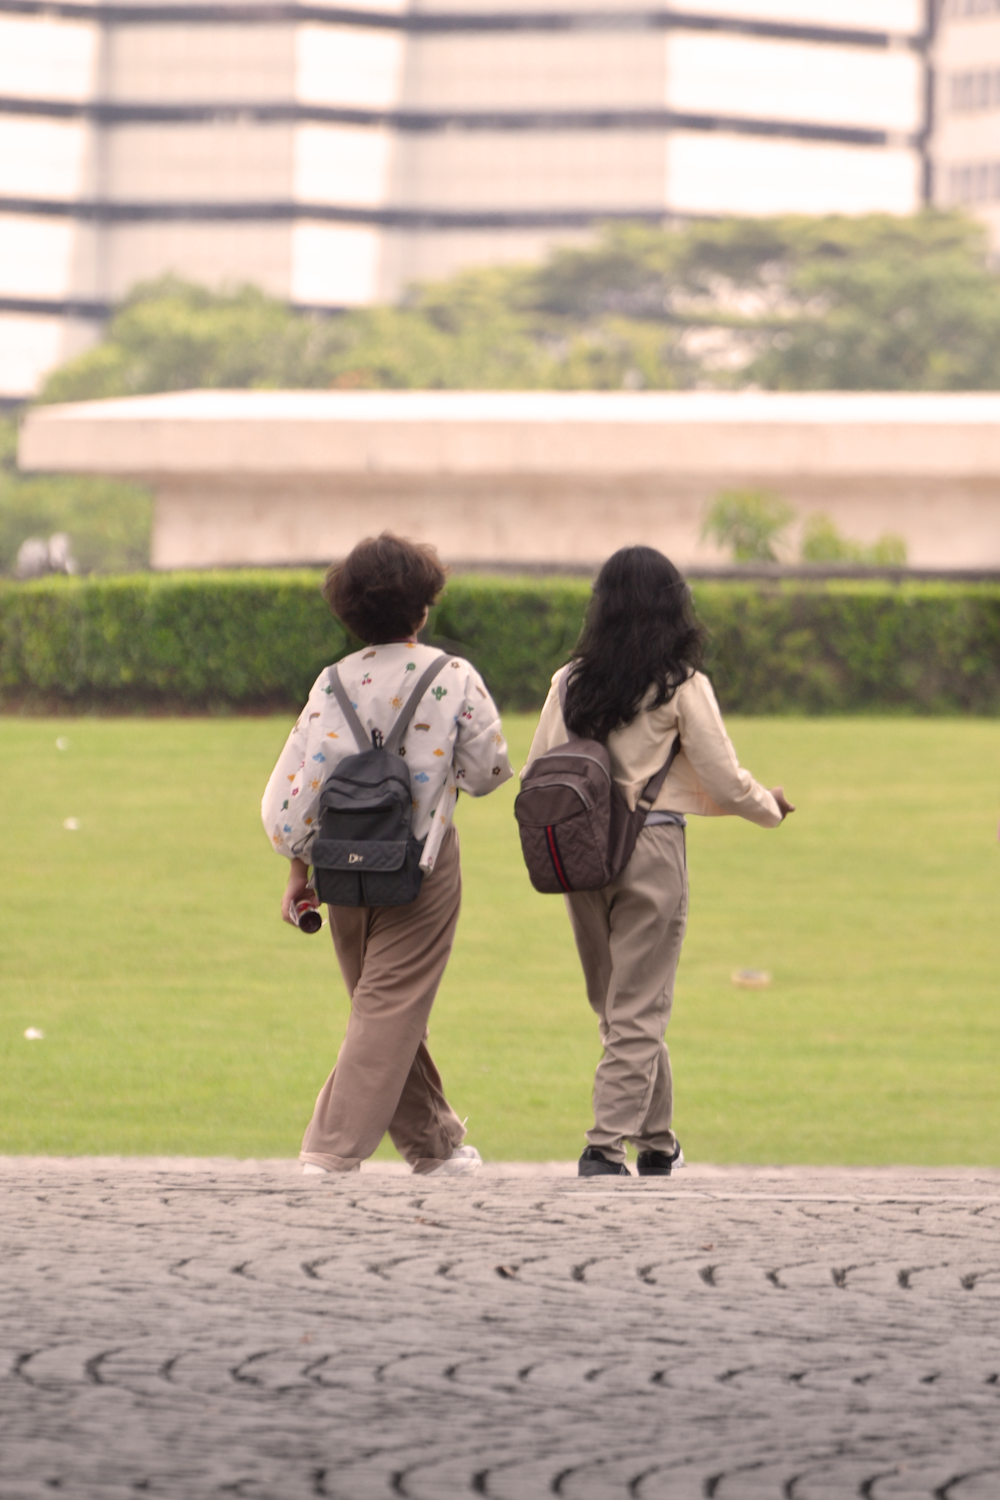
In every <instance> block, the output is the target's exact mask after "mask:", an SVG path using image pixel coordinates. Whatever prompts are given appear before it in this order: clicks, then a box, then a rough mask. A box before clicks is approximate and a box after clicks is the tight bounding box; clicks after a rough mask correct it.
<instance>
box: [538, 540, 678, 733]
mask: <svg viewBox="0 0 1000 1500" xmlns="http://www.w3.org/2000/svg"><path fill="white" fill-rule="evenodd" d="M704 649H705V634H704V631H703V630H702V628H701V626H700V625H699V624H698V621H697V619H696V618H695V613H694V606H693V604H692V602H691V593H690V590H689V589H688V586H687V584H686V583H685V582H684V579H683V578H682V577H681V575H680V573H679V572H678V571H677V569H676V568H675V567H674V565H673V563H672V562H671V561H670V560H669V558H666V557H664V556H663V553H662V552H657V551H656V550H655V549H654V548H653V547H622V548H621V549H620V551H618V552H616V553H614V555H613V556H612V557H609V558H608V560H607V562H606V563H605V564H604V566H603V568H602V569H601V571H600V572H599V573H598V575H597V579H596V582H595V583H594V592H593V594H592V596H591V600H590V605H589V607H588V610H587V618H586V621H585V623H584V627H583V631H582V632H581V635H580V639H579V641H578V642H577V646H576V650H575V651H574V653H573V663H572V666H571V667H570V672H569V682H568V684H567V688H566V710H565V720H566V727H567V729H569V731H570V732H571V733H572V734H577V735H579V736H580V737H581V738H582V739H589V740H600V741H601V743H602V744H603V743H604V741H605V740H606V739H607V737H608V735H609V734H610V733H611V731H612V730H613V729H620V728H622V727H624V725H626V724H630V723H631V722H632V720H633V719H634V718H635V717H636V715H637V714H638V712H639V709H640V708H641V707H642V705H643V702H644V700H645V698H646V695H647V693H648V692H649V689H650V688H651V687H653V686H655V688H656V694H655V697H654V698H653V699H652V701H651V702H650V704H649V705H648V706H649V707H651V708H659V707H660V705H661V704H663V703H666V702H667V701H668V700H669V699H670V698H672V697H673V695H674V693H675V692H676V691H677V689H678V688H679V687H680V685H681V683H682V682H686V681H687V679H688V678H689V677H690V676H691V674H692V672H694V671H696V670H697V668H698V667H700V666H701V663H702V658H703V655H704Z"/></svg>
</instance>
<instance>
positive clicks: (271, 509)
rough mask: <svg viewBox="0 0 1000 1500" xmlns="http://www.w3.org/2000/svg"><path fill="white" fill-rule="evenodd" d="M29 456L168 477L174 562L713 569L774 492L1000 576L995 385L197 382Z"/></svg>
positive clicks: (77, 413)
mask: <svg viewBox="0 0 1000 1500" xmlns="http://www.w3.org/2000/svg"><path fill="white" fill-rule="evenodd" d="M20 461H21V465H22V467H23V468H25V469H30V470H42V471H49V472H54V471H59V472H76V473H80V472H86V473H100V474H107V475H121V476H129V477H134V478H137V479H141V480H144V481H146V482H148V483H150V484H152V485H153V486H154V487H155V488H156V490H157V494H158V507H157V519H156V528H155V536H154V545H153V557H154V564H155V565H156V566H159V567H180V566H210V565H218V564H230V565H232V564H244V563H247V564H249V563H290V562H320V561H326V560H328V559H329V558H330V557H333V556H340V555H343V553H344V552H345V551H346V550H347V549H348V548H349V547H350V546H351V545H353V543H354V541H356V540H357V539H358V538H359V537H360V536H364V535H368V534H370V533H371V532H372V531H373V530H378V529H380V528H381V527H383V526H388V527H391V528H392V529H394V530H397V531H401V532H404V533H405V534H407V535H411V536H417V537H420V538H425V539H427V540H432V541H435V542H436V543H437V544H438V545H439V546H440V547H441V550H442V553H443V554H444V555H445V556H446V557H447V558H449V560H451V561H453V562H475V563H480V564H482V563H491V562H493V563H501V562H502V563H532V564H536V565H537V564H556V565H558V564H560V563H562V564H567V563H573V564H588V565H589V564H592V563H595V562H599V561H600V560H601V559H602V558H603V557H605V556H606V555H607V554H608V553H609V552H610V551H612V550H613V549H614V548H615V547H616V546H620V545H622V544H624V543H627V542H631V541H647V542H649V543H650V544H652V545H655V546H659V547H662V548H663V549H664V550H665V551H667V552H669V553H670V554H671V555H672V556H673V557H674V558H675V559H676V561H677V562H678V563H680V564H681V565H682V566H683V565H691V564H695V563H708V564H711V563H713V562H716V561H718V560H720V555H719V553H718V552H717V551H716V550H715V549H714V548H713V547H712V546H711V545H710V544H709V543H708V542H706V541H705V540H704V539H703V538H702V536H701V530H702V524H703V519H704V513H705V508H706V506H707V505H708V504H709V503H710V501H711V499H712V497H713V495H714V494H716V493H717V492H718V491H719V490H720V489H724V488H735V487H758V486H760V487H768V488H771V489H774V490H777V491H779V492H780V493H781V494H783V495H784V496H785V497H786V498H787V499H788V500H789V501H791V502H792V504H793V505H794V506H795V507H796V509H797V511H798V512H799V514H800V516H803V517H804V516H806V515H807V514H808V513H809V512H810V511H822V512H824V513H825V514H828V515H830V516H831V518H832V519H833V520H834V522H835V523H836V524H837V526H838V527H839V528H840V529H841V530H842V532H843V533H844V534H845V535H847V536H851V537H857V538H859V539H860V540H863V541H872V540H874V539H875V538H876V537H877V536H878V535H881V534H882V533H883V532H886V531H892V532H897V533H901V534H902V535H903V536H904V537H905V539H906V541H907V544H908V547H909V557H910V561H911V563H913V564H914V565H916V566H920V567H932V568H939V567H943V568H949V567H950V568H996V567H998V566H1000V394H997V395H994V394H970V395H965V394H910V393H874V394H866V393H839V392H831V393H826V392H819V393H789V394H785V393H771V392H741V393H735V394H730V393H723V392H714V391H713V392H665V393H660V392H642V393H633V392H607V393H604V392H554V391H526V392H521V391H518V392H505V391H501V392H474V391H351V392H339V391H192V392H178V393H172V394H165V395H156V396H138V397H133V398H130V399H126V400H115V401H98V402H83V403H79V404H76V405H67V406H48V407H37V408H35V409H34V410H33V411H31V412H29V413H28V415H27V417H26V418H25V421H24V425H23V429H22V434H21V443H20Z"/></svg>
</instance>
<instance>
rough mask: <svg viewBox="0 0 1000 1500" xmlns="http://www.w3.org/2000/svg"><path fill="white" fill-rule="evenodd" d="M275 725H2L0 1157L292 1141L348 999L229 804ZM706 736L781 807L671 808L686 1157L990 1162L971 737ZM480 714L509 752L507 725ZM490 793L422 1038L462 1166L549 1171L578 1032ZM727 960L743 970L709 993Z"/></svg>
mask: <svg viewBox="0 0 1000 1500" xmlns="http://www.w3.org/2000/svg"><path fill="white" fill-rule="evenodd" d="M287 727H288V726H287V724H286V723H285V722H284V721H283V720H279V719H252V718H249V719H235V718H232V719H216V720H208V719H146V720H143V719H121V720H108V719H96V718H94V719H91V718H87V719H66V720H58V721H56V720H49V719H45V720H41V719H14V718H6V719H0V767H2V771H0V774H2V776H3V785H4V788H5V802H6V807H7V812H6V816H5V825H6V826H5V835H4V843H3V848H4V859H3V862H2V866H0V911H2V921H0V965H2V969H0V975H2V980H0V983H2V1002H0V1006H2V1008H0V1151H3V1152H51V1153H83V1152H87V1153H89V1152H94V1153H112V1152H122V1153H164V1154H166V1153H189V1154H227V1155H228V1154H232V1155H238V1156H251V1155H252V1156H273V1155H285V1156H287V1155H292V1154H294V1153H295V1152H296V1151H297V1148H298V1144H299V1140H300V1137H301V1133H302V1129H303V1127H304V1125H305V1123H306V1121H307V1119H308V1116H309V1113H310V1110H311V1106H312V1101H313V1098H314V1096H315V1093H316V1091H317V1090H318V1089H319V1087H320V1085H321V1083H322V1081H323V1079H324V1077H325V1076H326V1073H327V1071H328V1069H329V1067H330V1065H331V1064H332V1062H333V1059H334V1057H335V1054H336V1048H337V1045H338V1042H339V1039H340V1036H341V1034H342V1031H343V1028H344V1024H345V1020H346V1015H347V1002H346V998H345V996H344V993H343V988H342V985H341V982H340V977H339V973H338V971H337V968H336V964H335V961H334V957H333V953H332V951H331V946H330V943H329V938H328V936H327V934H326V933H325V932H324V933H323V934H321V935H320V936H318V937H314V938H310V937H305V936H303V935H302V934H300V933H297V932H295V931H293V930H292V929H291V928H288V927H286V926H284V925H283V924H282V923H281V922H280V920H279V917H278V900H279V896H280V892H281V889H282V886H283V881H284V870H285V865H284V862H283V861H281V860H279V859H278V858H277V857H276V856H275V855H274V854H273V853H272V852H271V851H270V849H269V847H268V842H267V839H266V837H265V835H264V833H263V831H262V829H261V827H260V823H259V820H258V815H257V807H258V803H259V797H260V793H261V791H262V789H263V785H264V782H265V780H266V778H267V775H268V773H269V771H270V768H271V765H272V763H273V761H274V759H275V757H276V755H277V752H278V750H279V748H280V745H281V743H282V740H283V738H284V734H285V732H286V729H287ZM730 729H731V732H732V734H733V737H734V739H735V741H736V744H737V747H738V749H739V752H740V755H741V758H742V760H743V761H744V763H745V764H746V765H749V766H750V767H751V768H752V769H753V770H754V772H755V774H757V775H758V776H759V777H760V778H761V779H762V780H764V781H766V782H767V783H768V784H773V783H775V782H778V781H782V782H784V784H785V786H786V788H787V789H788V791H789V794H790V795H791V796H792V798H793V800H795V801H797V803H798V805H799V811H798V812H797V813H796V814H795V816H794V817H793V818H791V819H790V820H789V822H788V823H787V824H786V825H785V826H784V827H783V828H781V829H780V830H777V831H769V832H765V831H762V830H761V829H758V828H754V827H751V826H750V825H749V824H746V823H742V822H740V821H738V820H736V819H716V820H711V819H692V820H691V826H690V828H689V862H690V867H691V887H692V905H691V912H692V914H691V922H690V928H689V934H688V938H687V942H686V945H685V949H684V955H683V958H682V961H681V969H680V975H679V980H678V987H677V998H676V1004H675V1011H674V1020H673V1022H672V1024H671V1030H670V1035H669V1040H670V1043H671V1048H672V1053H673V1058H674V1068H675V1078H676V1091H677V1127H678V1131H679V1133H680V1135H681V1137H682V1139H683V1142H684V1146H685V1150H686V1152H687V1154H688V1155H689V1156H690V1157H691V1158H692V1159H694V1160H703V1161H704V1160H709V1161H718V1162H726V1161H729V1162H736V1161H743V1162H859V1163H861V1162H865V1163H874V1162H926V1163H980V1164H982V1163H992V1164H1000V1098H998V1092H1000V1091H998V1085H997V1077H998V1068H1000V986H998V972H1000V901H998V898H1000V847H998V844H997V816H998V811H1000V775H998V760H1000V724H997V723H994V722H988V721H960V720H912V719H854V720H844V719H840V720H835V719H827V720H794V719H769V720H766V719H759V720H746V719H745V720H733V721H732V722H731V724H730ZM508 730H509V734H510V738H511V741H512V749H513V754H514V756H515V758H516V759H517V761H518V763H520V762H521V760H523V755H524V752H525V750H526V747H527V743H528V738H529V736H530V731H531V721H530V720H528V719H526V718H520V717H512V718H511V719H510V720H509V722H508ZM59 737H65V739H66V740H67V741H68V747H67V748H66V749H65V750H60V749H58V748H57V746H56V740H57V738H59ZM513 795H514V787H513V785H508V786H507V787H504V788H502V789H501V790H499V791H498V792H497V793H496V794H495V795H494V796H492V797H490V798H489V799H488V800H486V801H484V802H479V803H476V802H471V801H469V800H468V799H465V798H463V799H462V801H461V804H460V807H459V813H458V822H459V827H460V831H461V836H462V843H463V860H464V868H465V904H464V910H463V915H462V921H461V925H460V928H459V938H458V943H457V947H456V950H455V955H454V959H453V961H452V964H451V967H450V969H449V971H448V974H447V976H446V979H445V983H444V986H443V988H442V992H441V995H440V998H439V1001H438V1004H437V1008H436V1010H435V1014H434V1018H433V1022H432V1046H433V1050H434V1052H435V1055H436V1057H437V1059H438V1062H439V1064H440V1065H441V1067H442V1070H443V1072H444V1076H445V1081H446V1085H447V1087H448V1091H449V1095H450V1097H451V1098H452V1101H453V1103H454V1105H455V1107H456V1109H457V1110H458V1111H459V1113H460V1114H462V1115H465V1114H468V1115H469V1117H470V1120H469V1127H470V1139H471V1140H473V1141H474V1142H475V1143H476V1144H478V1145H479V1147H480V1149H481V1150H482V1152H483V1154H484V1156H486V1157H487V1158H495V1159H503V1158H508V1159H510V1158H528V1159H543V1158H551V1157H562V1158H568V1157H574V1156H576V1155H577V1154H578V1153H579V1151H580V1149H581V1144H582V1132H583V1130H584V1129H585V1128H586V1126H587V1124H588V1123H589V1094H590V1083H591V1077H592V1072H593V1067H594V1064H595V1062H596V1061H597V1056H598V1048H597V1040H596V1027H595V1024H594V1022H593V1020H592V1017H591V1015H590V1012H589V1010H588V1008H587V1004H586V1001H585V999H584V996H583V988H582V983H581V980H580V976H579V974H578V971H577V965H576V960H575V955H574V951H573V948H572V944H571V940H570V936H569V928H568V925H567V922H566V918H565V915H564V912H563V909H562V903H561V902H560V901H559V900H558V899H557V898H556V897H552V896H539V895H536V894H535V893H534V892H533V891H532V890H531V887H530V886H529V884H528V880H527V876H526V874H525V873H524V870H523V867H522V865H521V861H520V853H519V847H518V842H517V834H516V827H515V824H514V821H513V818H512V816H511V803H512V801H513ZM66 818H76V819H78V820H79V828H78V830H76V831H68V830H66V829H64V827H63V822H64V819H66ZM742 967H748V968H750V967H752V968H763V969H768V970H770V971H771V972H772V973H773V976H774V980H773V984H772V985H771V987H770V988H769V989H766V990H760V991H744V990H738V989H735V988H734V987H733V985H732V983H731V978H730V976H731V973H732V971H733V970H734V969H736V968H742ZM31 1026H33V1027H37V1028H39V1029H40V1030H42V1031H43V1032H44V1033H45V1039H44V1040H43V1041H34V1042H29V1041H26V1040H25V1039H24V1035H23V1033H24V1031H25V1028H26V1027H31ZM383 1150H384V1151H385V1152H386V1153H387V1154H389V1155H391V1154H392V1152H391V1148H388V1147H383Z"/></svg>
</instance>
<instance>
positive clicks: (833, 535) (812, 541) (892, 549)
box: [802, 513, 906, 568]
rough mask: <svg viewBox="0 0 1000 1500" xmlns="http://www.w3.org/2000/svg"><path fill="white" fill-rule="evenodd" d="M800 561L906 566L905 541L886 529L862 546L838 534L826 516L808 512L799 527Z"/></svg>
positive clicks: (887, 566) (870, 566)
mask: <svg viewBox="0 0 1000 1500" xmlns="http://www.w3.org/2000/svg"><path fill="white" fill-rule="evenodd" d="M802 561H803V562H810V563H841V562H843V563H860V564H861V566H862V567H869V568H903V567H905V566H906V541H905V540H904V538H903V537H901V536H894V535H893V534H892V533H891V532H888V531H887V532H886V533H885V534H884V535H883V536H880V537H879V539H878V541H877V542H872V544H871V545H870V546H865V544H864V542H854V541H851V539H850V538H849V537H846V536H841V534H840V532H839V531H838V530H837V528H836V526H835V525H834V523H833V521H831V519H830V517H829V516H824V515H822V514H818V513H817V514H814V515H811V516H810V517H809V518H808V520H807V521H806V524H805V526H804V527H803V530H802Z"/></svg>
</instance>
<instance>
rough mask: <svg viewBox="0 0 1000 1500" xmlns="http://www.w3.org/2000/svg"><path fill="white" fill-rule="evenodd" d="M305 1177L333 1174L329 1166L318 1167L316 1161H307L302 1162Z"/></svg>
mask: <svg viewBox="0 0 1000 1500" xmlns="http://www.w3.org/2000/svg"><path fill="white" fill-rule="evenodd" d="M302 1175H303V1177H330V1176H331V1175H332V1174H331V1172H330V1170H329V1168H328V1167H317V1165H316V1163H315V1162H312V1161H305V1162H303V1163H302Z"/></svg>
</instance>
